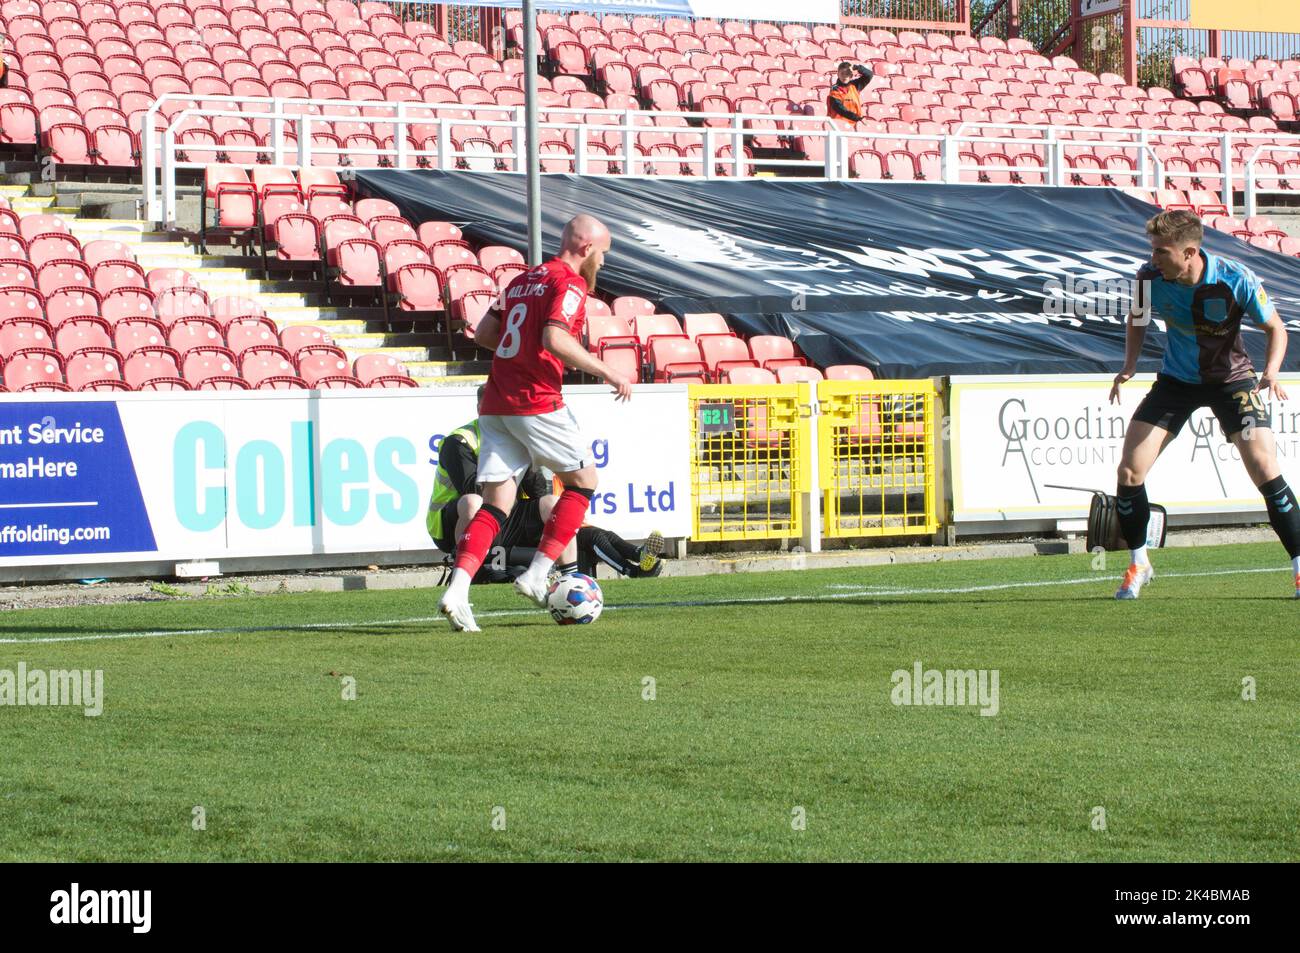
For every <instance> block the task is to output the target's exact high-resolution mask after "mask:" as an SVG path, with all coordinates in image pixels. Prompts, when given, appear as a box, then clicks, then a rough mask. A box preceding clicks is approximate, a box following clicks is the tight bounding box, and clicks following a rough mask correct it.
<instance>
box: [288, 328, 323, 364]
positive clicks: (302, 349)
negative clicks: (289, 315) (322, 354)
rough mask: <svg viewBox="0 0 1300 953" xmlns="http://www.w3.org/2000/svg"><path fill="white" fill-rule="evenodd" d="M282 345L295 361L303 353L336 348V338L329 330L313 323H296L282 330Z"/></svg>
mask: <svg viewBox="0 0 1300 953" xmlns="http://www.w3.org/2000/svg"><path fill="white" fill-rule="evenodd" d="M280 346H281V347H283V348H284V349H285V351H287V352H288V354H289V357H290V358H292V359H293V360H295V361H296V360H297V359H298V358H299V357H300V356H302V355H303V354H310V353H312V352H313V351H324V350H327V349H328V350H331V351H333V350H335V347H334V339H333V338H332V337H330V335H329V332H327V331H322V330H321V329H320V328H318V327H316V326H315V325H311V324H295V325H291V326H289V327H287V328H285V329H284V330H283V331H281V332H280Z"/></svg>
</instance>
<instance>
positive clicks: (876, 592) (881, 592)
mask: <svg viewBox="0 0 1300 953" xmlns="http://www.w3.org/2000/svg"><path fill="white" fill-rule="evenodd" d="M1283 571H1285V570H1282V569H1215V570H1207V571H1206V572H1163V573H1157V575H1156V578H1157V579H1191V578H1195V577H1199V576H1243V575H1247V574H1250V573H1259V572H1283ZM1115 578H1119V577H1117V576H1102V577H1098V576H1084V577H1081V578H1078V579H1041V580H1035V581H1034V582H1006V583H998V584H995V585H990V586H963V587H960V588H951V589H885V588H879V587H876V586H857V587H855V586H853V585H852V584H846V583H837V584H834V585H832V586H829V587H828V588H831V589H839V590H842V591H844V592H846V593H850V594H852V595H858V596H921V595H961V594H963V593H970V592H995V591H997V590H1000V589H1036V588H1041V587H1044V586H1078V585H1082V584H1084V583H1089V582H1104V581H1105V580H1107V579H1115Z"/></svg>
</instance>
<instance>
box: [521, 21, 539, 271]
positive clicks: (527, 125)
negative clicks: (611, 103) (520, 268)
mask: <svg viewBox="0 0 1300 953" xmlns="http://www.w3.org/2000/svg"><path fill="white" fill-rule="evenodd" d="M523 18H524V23H523V27H524V141H525V144H526V145H525V148H526V152H525V154H524V164H525V169H526V170H527V173H526V174H527V176H528V264H529V266H537V265H540V264H541V263H542V182H541V177H540V170H539V168H538V160H537V37H536V35H537V14H536V12H535V11H534V10H533V0H523Z"/></svg>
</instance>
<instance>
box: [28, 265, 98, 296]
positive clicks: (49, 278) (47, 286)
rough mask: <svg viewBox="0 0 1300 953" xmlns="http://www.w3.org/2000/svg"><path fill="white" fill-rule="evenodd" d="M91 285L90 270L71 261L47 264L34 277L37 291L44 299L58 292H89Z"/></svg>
mask: <svg viewBox="0 0 1300 953" xmlns="http://www.w3.org/2000/svg"><path fill="white" fill-rule="evenodd" d="M92 284H93V282H92V280H91V277H90V269H89V268H87V267H86V266H85V264H84V263H83V262H81V261H74V260H71V259H61V260H54V261H49V262H47V263H46V264H44V265H42V266H41V269H40V271H39V272H38V273H37V277H36V287H37V290H39V291H40V293H41V294H42V295H43V296H45V297H46V298H49V297H50V296H51V295H53V294H55V293H56V292H59V291H89V290H90V289H91V286H92Z"/></svg>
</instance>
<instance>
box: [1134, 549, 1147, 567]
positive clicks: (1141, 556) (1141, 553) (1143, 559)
mask: <svg viewBox="0 0 1300 953" xmlns="http://www.w3.org/2000/svg"><path fill="white" fill-rule="evenodd" d="M1132 552H1133V559H1132V563H1133V565H1135V566H1150V565H1151V560H1149V559H1147V548H1146V547H1145V546H1139V547H1138V548H1137V549H1135V550H1133V551H1132Z"/></svg>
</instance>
